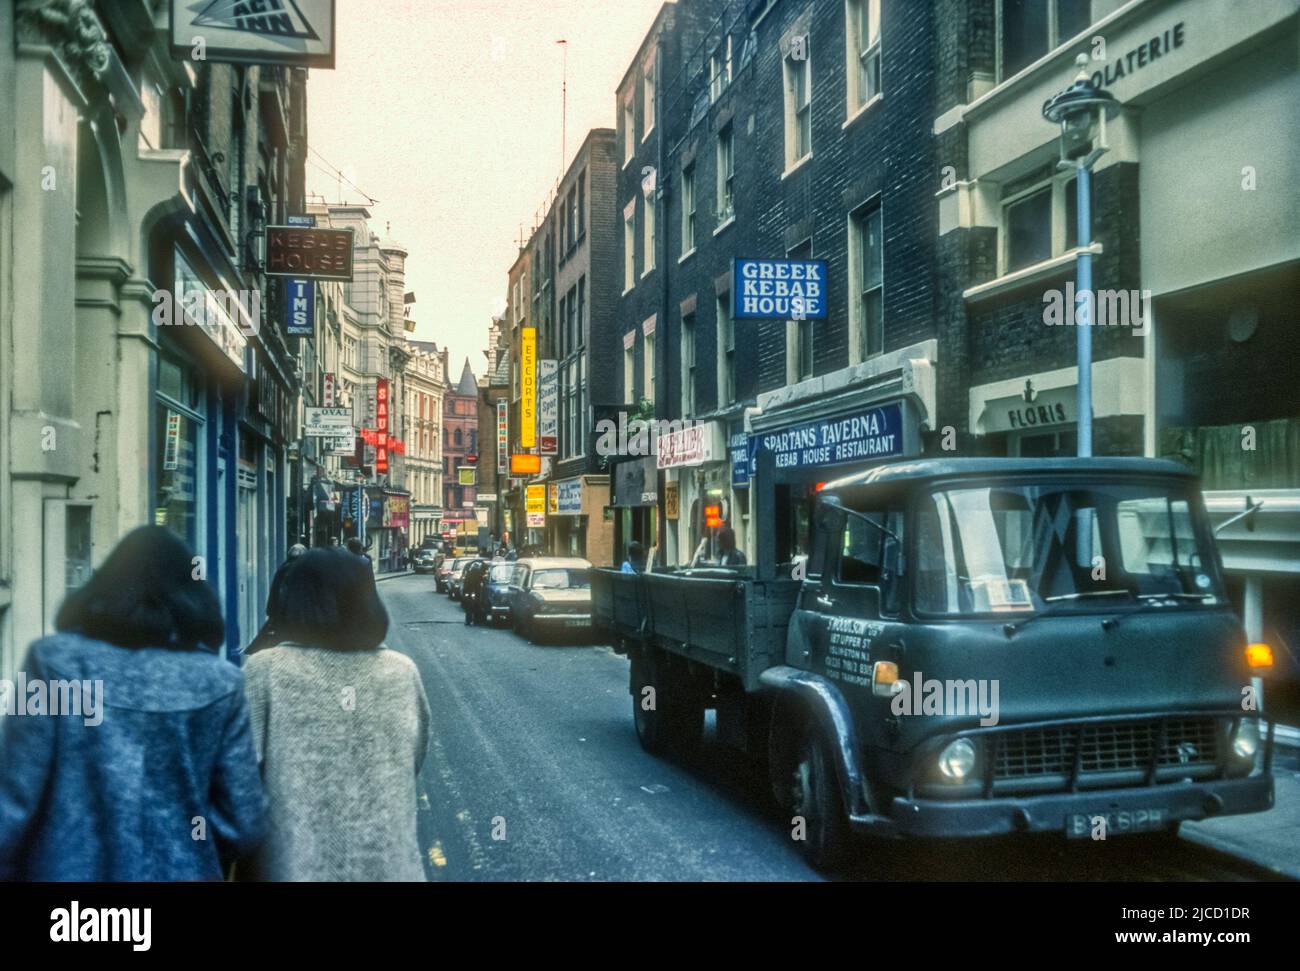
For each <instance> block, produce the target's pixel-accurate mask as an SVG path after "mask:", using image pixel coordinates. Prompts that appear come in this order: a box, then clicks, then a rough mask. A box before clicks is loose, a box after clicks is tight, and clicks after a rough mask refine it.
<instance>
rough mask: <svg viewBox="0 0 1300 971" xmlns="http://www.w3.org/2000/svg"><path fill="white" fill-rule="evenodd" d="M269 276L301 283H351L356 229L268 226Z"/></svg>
mask: <svg viewBox="0 0 1300 971" xmlns="http://www.w3.org/2000/svg"><path fill="white" fill-rule="evenodd" d="M266 273H267V275H268V276H289V277H294V278H296V279H299V280H303V279H308V280H351V279H352V230H350V229H322V228H320V227H319V226H268V227H266Z"/></svg>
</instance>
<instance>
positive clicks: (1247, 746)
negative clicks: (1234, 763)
mask: <svg viewBox="0 0 1300 971" xmlns="http://www.w3.org/2000/svg"><path fill="white" fill-rule="evenodd" d="M1232 751H1233V752H1235V753H1236V755H1237V757H1238V758H1241V759H1253V758H1254V757H1255V753H1256V752H1257V751H1259V725H1258V724H1257V723H1256V722H1255V721H1254V720H1253V719H1243V720H1242V721H1241V722H1240V723H1238V725H1237V731H1236V732H1235V733H1234V734H1233V736H1232Z"/></svg>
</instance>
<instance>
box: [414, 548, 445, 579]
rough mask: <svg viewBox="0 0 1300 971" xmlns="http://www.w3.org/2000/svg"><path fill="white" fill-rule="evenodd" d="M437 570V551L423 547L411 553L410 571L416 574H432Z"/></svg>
mask: <svg viewBox="0 0 1300 971" xmlns="http://www.w3.org/2000/svg"><path fill="white" fill-rule="evenodd" d="M437 568H438V551H437V550H434V549H429V548H427V547H425V548H422V549H418V550H414V551H413V552H412V553H411V569H412V570H414V571H415V572H416V573H433V572H434V571H435V570H437Z"/></svg>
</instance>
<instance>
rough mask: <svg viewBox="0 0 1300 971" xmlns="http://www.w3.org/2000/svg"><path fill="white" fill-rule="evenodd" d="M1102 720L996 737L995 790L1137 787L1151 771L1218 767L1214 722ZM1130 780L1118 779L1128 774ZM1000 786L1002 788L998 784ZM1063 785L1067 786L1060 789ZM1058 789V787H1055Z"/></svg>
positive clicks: (993, 742) (1179, 771)
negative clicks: (1035, 785)
mask: <svg viewBox="0 0 1300 971" xmlns="http://www.w3.org/2000/svg"><path fill="white" fill-rule="evenodd" d="M1161 724H1162V723H1161V721H1159V720H1149V721H1122V722H1103V723H1101V724H1095V725H1066V726H1057V727H1051V728H1031V729H1025V730H1023V731H1010V732H1005V733H998V737H997V738H989V739H988V740H987V743H988V744H990V745H992V746H993V747H994V748H995V750H996V753H997V754H996V758H995V760H994V765H993V783H994V786H995V787H997V788H999V789H1003V790H1006V789H1007V788H1008V784H1012V785H1014V783H1016V782H1018V781H1026V782H1027V781H1031V780H1043V781H1050V780H1052V779H1054V778H1056V779H1060V780H1061V781H1062V782H1063V783H1064V782H1068V781H1069V780H1070V779H1071V778H1074V777H1075V760H1076V758H1077V760H1078V770H1077V772H1078V775H1077V780H1076V781H1077V784H1078V785H1081V786H1087V785H1088V784H1089V782H1097V783H1101V782H1102V781H1103V778H1104V781H1105V782H1106V783H1109V784H1123V783H1124V782H1125V781H1128V782H1129V783H1130V784H1137V783H1139V782H1142V781H1144V780H1145V778H1146V775H1147V773H1148V772H1151V771H1153V770H1157V771H1156V774H1157V778H1158V777H1159V772H1158V770H1159V769H1162V768H1169V769H1171V770H1172V771H1173V772H1176V773H1177V775H1178V777H1179V778H1182V777H1184V776H1185V775H1187V774H1196V775H1204V774H1207V773H1206V770H1207V769H1208V770H1211V771H1212V770H1214V768H1215V767H1217V765H1218V763H1219V746H1220V737H1221V731H1220V728H1219V724H1218V721H1217V720H1216V719H1214V718H1170V719H1166V720H1164V722H1163V725H1164V733H1163V735H1162V734H1161ZM1126 774H1127V775H1130V776H1133V778H1131V779H1127V780H1125V779H1123V778H1120V777H1122V776H1124V775H1126ZM999 784H1001V785H999ZM1062 787H1063V786H1062ZM1054 788H1055V787H1054Z"/></svg>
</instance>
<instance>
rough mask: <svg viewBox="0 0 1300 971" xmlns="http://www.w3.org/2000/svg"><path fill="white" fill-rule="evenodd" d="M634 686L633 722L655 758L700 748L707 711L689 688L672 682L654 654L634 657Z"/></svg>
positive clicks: (639, 737)
mask: <svg viewBox="0 0 1300 971" xmlns="http://www.w3.org/2000/svg"><path fill="white" fill-rule="evenodd" d="M631 686H632V721H633V724H634V725H635V726H636V736H637V739H638V740H639V741H640V742H641V747H642V748H643V749H645V750H646V751H647V752H650V753H651V754H653V755H663V754H665V753H668V752H676V753H678V754H686V753H688V752H690V751H691V750H693V749H694V748H695V747H696V746H698V745H699V743H700V739H701V737H702V736H703V734H704V708H703V706H702V705H700V704H699V703H698V702H697V701H695V700H694V699H693V698H692V697H691V696H690V695H689V688H688V687H687V686H686V685H677V684H672V683H670V679H669V678H667V677H665V672H664V666H663V664H662V662H661V661H660V660H659V659H658V658H657V657H656V656H655V655H654V654H653V653H649V654H647V653H640V654H636V655H634V656H633V658H632V665H631ZM647 689H650V690H647Z"/></svg>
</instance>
